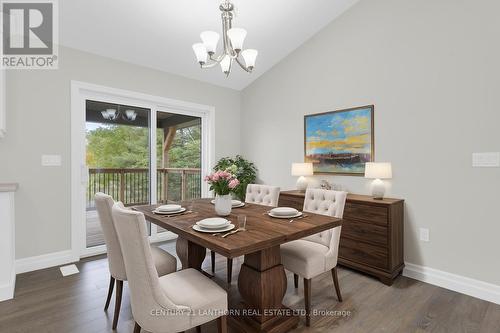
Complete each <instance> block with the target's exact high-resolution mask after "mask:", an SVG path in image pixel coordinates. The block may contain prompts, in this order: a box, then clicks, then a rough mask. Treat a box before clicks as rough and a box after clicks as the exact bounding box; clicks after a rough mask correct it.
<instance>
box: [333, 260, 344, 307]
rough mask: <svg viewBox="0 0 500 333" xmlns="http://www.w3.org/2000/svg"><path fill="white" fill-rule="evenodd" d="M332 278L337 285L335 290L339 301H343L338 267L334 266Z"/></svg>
mask: <svg viewBox="0 0 500 333" xmlns="http://www.w3.org/2000/svg"><path fill="white" fill-rule="evenodd" d="M332 278H333V284H334V285H335V290H336V291H337V298H338V299H339V302H342V295H341V294H340V286H339V277H338V276H337V267H334V268H332Z"/></svg>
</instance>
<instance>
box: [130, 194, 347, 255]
mask: <svg viewBox="0 0 500 333" xmlns="http://www.w3.org/2000/svg"><path fill="white" fill-rule="evenodd" d="M210 201H211V199H197V200H195V201H194V204H193V213H189V214H185V215H180V216H177V217H167V216H162V215H157V214H154V213H153V212H152V211H153V210H154V209H155V208H156V207H158V206H159V205H147V206H137V207H134V209H135V210H137V211H140V212H142V213H143V214H144V215H145V217H146V220H148V221H149V222H151V223H154V224H156V225H158V226H160V227H162V228H164V229H166V230H168V231H171V232H173V233H175V234H178V235H179V236H181V237H183V238H185V239H187V240H189V241H191V242H193V243H196V244H198V245H201V246H203V247H205V248H208V249H210V250H213V251H215V252H217V253H219V254H221V255H223V256H225V257H227V258H235V257H239V256H241V255H245V254H248V253H253V252H257V251H261V250H264V249H267V248H270V247H273V246H277V245H280V244H283V243H286V242H289V241H292V240H296V239H300V238H303V237H306V236H310V235H313V234H316V233H318V232H321V231H325V230H328V229H331V228H334V227H337V226H340V225H341V224H342V220H341V219H338V218H334V217H329V216H324V215H318V214H312V213H307V217H305V218H302V219H298V220H295V221H294V222H292V223H290V222H289V221H290V219H277V218H272V217H270V216H268V215H267V214H266V213H267V212H268V211H269V209H270V207H268V206H262V205H255V204H248V203H247V204H245V206H244V207H242V208H233V210H232V212H231V215H229V216H228V217H226V218H227V219H228V220H230V221H231V222H232V223H233V224H235V226H236V228H237V227H238V219H237V216H238V215H240V214H244V215H246V216H247V224H246V231H242V232H238V233H236V234H234V235H231V236H229V237H226V238H222V237H220V236H212V233H201V232H197V231H195V230H194V229H193V228H192V226H193V225H194V224H195V223H196V222H198V221H200V220H202V219H205V218H209V217H216V216H217V215H216V213H215V209H214V205H213V204H211V203H210ZM184 204H186V203H184Z"/></svg>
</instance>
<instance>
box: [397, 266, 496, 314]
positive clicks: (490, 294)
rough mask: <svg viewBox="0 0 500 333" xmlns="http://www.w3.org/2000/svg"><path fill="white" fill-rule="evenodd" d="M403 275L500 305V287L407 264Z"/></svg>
mask: <svg viewBox="0 0 500 333" xmlns="http://www.w3.org/2000/svg"><path fill="white" fill-rule="evenodd" d="M403 275H404V276H406V277H409V278H412V279H415V280H419V281H422V282H426V283H429V284H433V285H435V286H439V287H442V288H446V289H449V290H453V291H456V292H459V293H462V294H465V295H469V296H472V297H476V298H479V299H482V300H485V301H489V302H492V303H496V304H500V286H498V285H495V284H492V283H487V282H483V281H480V280H475V279H471V278H468V277H464V276H461V275H456V274H452V273H448V272H444V271H440V270H438V269H434V268H430V267H425V266H419V265H415V264H411V263H405V268H404V270H403Z"/></svg>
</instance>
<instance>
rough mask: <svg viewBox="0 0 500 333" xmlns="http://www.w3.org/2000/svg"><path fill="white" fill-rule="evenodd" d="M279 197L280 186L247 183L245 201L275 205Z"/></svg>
mask: <svg viewBox="0 0 500 333" xmlns="http://www.w3.org/2000/svg"><path fill="white" fill-rule="evenodd" d="M279 197H280V188H279V187H278V186H269V185H260V184H248V186H247V192H246V196H245V202H247V203H254V204H258V205H265V206H270V207H277V206H278V199H279Z"/></svg>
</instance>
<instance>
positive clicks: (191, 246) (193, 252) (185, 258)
mask: <svg viewBox="0 0 500 333" xmlns="http://www.w3.org/2000/svg"><path fill="white" fill-rule="evenodd" d="M175 250H176V252H177V256H178V257H179V259H180V260H181V264H182V269H186V268H195V269H197V270H199V271H201V264H202V263H203V260H204V259H205V255H206V254H207V249H205V248H204V247H203V246H200V245H198V244H195V243H193V242H190V241H188V240H186V239H184V238H182V237H178V238H177V243H176V244H175Z"/></svg>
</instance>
